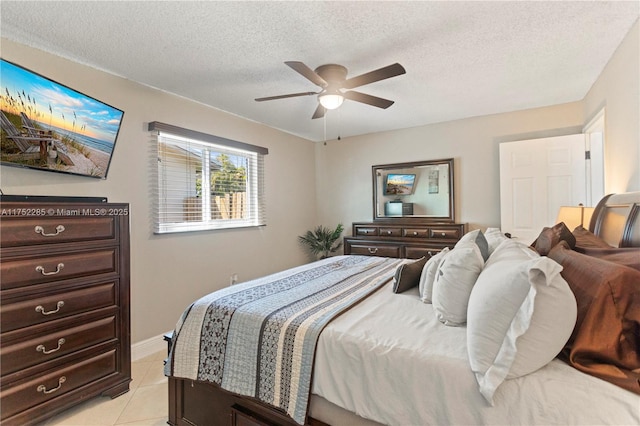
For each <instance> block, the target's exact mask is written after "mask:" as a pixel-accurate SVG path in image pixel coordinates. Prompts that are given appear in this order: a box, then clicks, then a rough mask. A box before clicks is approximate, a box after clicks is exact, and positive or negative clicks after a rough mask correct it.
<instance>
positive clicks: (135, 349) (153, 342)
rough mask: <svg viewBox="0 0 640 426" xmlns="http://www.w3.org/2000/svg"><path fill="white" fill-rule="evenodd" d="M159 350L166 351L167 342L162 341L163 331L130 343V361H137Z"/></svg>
mask: <svg viewBox="0 0 640 426" xmlns="http://www.w3.org/2000/svg"><path fill="white" fill-rule="evenodd" d="M160 351H165V352H166V351H167V342H165V341H164V333H163V334H159V335H157V336H155V337H151V338H149V339H147V340H143V341H142V342H138V343H134V344H133V345H131V361H132V362H133V361H138V360H139V359H142V358H144V357H147V356H149V355H153V354H155V353H156V352H160Z"/></svg>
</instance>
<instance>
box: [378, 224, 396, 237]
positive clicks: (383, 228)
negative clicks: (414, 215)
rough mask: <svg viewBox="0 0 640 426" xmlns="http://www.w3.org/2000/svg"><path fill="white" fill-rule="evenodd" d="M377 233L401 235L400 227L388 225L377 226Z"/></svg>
mask: <svg viewBox="0 0 640 426" xmlns="http://www.w3.org/2000/svg"><path fill="white" fill-rule="evenodd" d="M378 235H379V236H381V237H401V236H402V228H390V227H388V226H381V227H380V228H378Z"/></svg>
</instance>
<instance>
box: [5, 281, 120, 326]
mask: <svg viewBox="0 0 640 426" xmlns="http://www.w3.org/2000/svg"><path fill="white" fill-rule="evenodd" d="M116 288H117V281H112V282H106V283H103V284H98V285H94V286H91V287H87V288H81V289H78V290H71V291H65V292H58V293H51V294H47V295H46V296H37V297H33V298H31V299H28V300H24V301H19V302H14V303H7V304H4V305H2V306H0V323H2V332H3V333H6V332H8V331H11V330H16V329H19V328H22V327H27V326H30V325H35V324H41V323H44V322H47V321H53V320H57V319H59V318H65V317H69V316H71V315H76V314H79V313H82V312H88V311H92V310H94V309H98V308H103V307H107V306H115V305H116V301H117V297H118V295H117V294H116Z"/></svg>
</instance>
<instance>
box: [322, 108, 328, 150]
mask: <svg viewBox="0 0 640 426" xmlns="http://www.w3.org/2000/svg"><path fill="white" fill-rule="evenodd" d="M322 124H323V127H324V146H327V115H326V114H325V115H324V116H323V117H322Z"/></svg>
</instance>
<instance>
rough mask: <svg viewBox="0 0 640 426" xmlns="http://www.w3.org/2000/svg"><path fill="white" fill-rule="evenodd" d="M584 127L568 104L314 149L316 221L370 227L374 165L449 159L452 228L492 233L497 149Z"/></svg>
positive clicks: (496, 220) (496, 218) (496, 214)
mask: <svg viewBox="0 0 640 426" xmlns="http://www.w3.org/2000/svg"><path fill="white" fill-rule="evenodd" d="M583 121H584V120H583V115H582V106H581V104H580V103H579V102H574V103H570V104H564V105H556V106H552V107H547V108H538V109H533V110H526V111H517V112H510V113H506V114H496V115H489V116H483V117H474V118H469V119H464V120H457V121H450V122H446V123H439V124H433V125H428V126H421V127H415V128H410V129H403V130H397V131H392V132H386V133H377V134H372V135H365V136H358V137H352V138H343V139H342V140H341V141H329V142H327V145H323V144H318V145H317V146H316V161H317V166H316V175H317V191H318V217H319V220H320V221H321V222H323V223H326V224H329V225H330V224H333V223H337V222H342V223H343V224H345V225H346V226H347V228H349V226H350V224H351V222H353V221H367V220H372V218H373V217H372V216H373V205H372V192H373V191H372V177H371V166H372V165H374V164H387V163H398V162H405V161H419V160H436V159H444V158H451V157H453V158H454V184H455V188H454V192H455V197H456V198H455V217H456V221H458V222H464V223H467V224H468V225H469V228H470V229H475V228H478V227H480V228H485V227H487V226H499V225H500V182H499V165H498V155H499V154H498V145H499V143H500V142H505V141H511V140H521V139H532V138H538V137H547V136H557V135H561V134H571V133H579V132H580V130H581V126H582V123H583ZM349 233H350V231H349Z"/></svg>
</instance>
